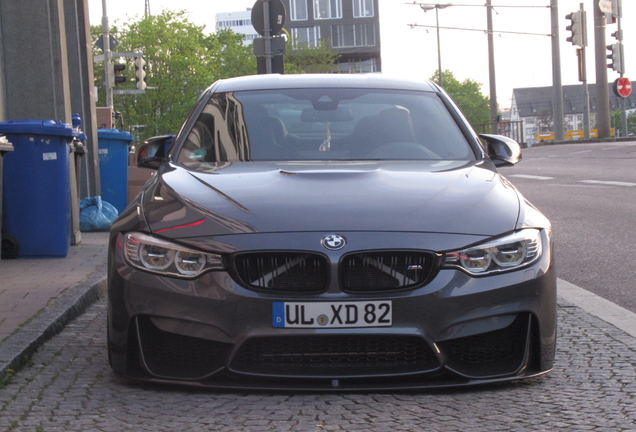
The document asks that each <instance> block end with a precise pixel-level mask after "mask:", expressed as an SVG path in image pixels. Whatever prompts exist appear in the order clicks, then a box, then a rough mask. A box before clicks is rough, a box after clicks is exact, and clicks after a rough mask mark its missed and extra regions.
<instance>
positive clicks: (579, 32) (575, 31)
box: [565, 10, 587, 47]
mask: <svg viewBox="0 0 636 432" xmlns="http://www.w3.org/2000/svg"><path fill="white" fill-rule="evenodd" d="M565 19H568V20H570V25H569V26H567V27H566V28H565V29H566V30H567V31H570V32H572V33H571V35H570V36H569V37H567V38H566V40H567V41H568V42H572V45H577V46H580V47H584V46H587V35H586V31H585V21H586V20H585V11H583V10H579V11H576V12H572V13H571V14H567V15H566V16H565Z"/></svg>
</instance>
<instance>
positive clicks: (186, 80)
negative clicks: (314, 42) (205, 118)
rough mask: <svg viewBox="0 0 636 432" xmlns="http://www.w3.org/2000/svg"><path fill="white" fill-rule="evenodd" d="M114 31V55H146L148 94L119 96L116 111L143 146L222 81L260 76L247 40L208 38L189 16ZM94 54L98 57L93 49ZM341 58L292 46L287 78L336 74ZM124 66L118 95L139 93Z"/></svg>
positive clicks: (164, 16) (172, 15) (228, 34)
mask: <svg viewBox="0 0 636 432" xmlns="http://www.w3.org/2000/svg"><path fill="white" fill-rule="evenodd" d="M117 24H118V25H116V26H113V27H112V28H111V29H109V31H110V32H111V35H112V36H114V37H115V38H116V39H117V40H118V42H119V44H118V45H117V48H116V49H115V51H116V52H126V53H127V52H138V53H143V55H144V57H145V61H146V82H147V86H148V88H147V90H146V93H145V94H131V95H125V94H124V95H115V97H114V105H115V106H114V109H115V110H116V111H118V112H121V113H122V116H123V118H124V120H125V122H126V125H141V126H143V127H142V128H139V129H138V131H139V138H140V139H141V140H143V139H146V138H149V137H151V136H154V135H162V134H170V133H175V132H177V131H178V129H179V127H180V126H181V124H182V122H183V120H184V119H185V117H186V115H187V113H188V111H189V110H190V108H191V107H192V105H193V104H194V102H195V100H196V98H197V97H198V96H199V95H200V94H201V92H202V91H203V90H205V89H206V88H207V87H208V86H210V85H211V84H212V83H213V82H215V81H216V80H218V79H223V78H230V77H235V76H242V75H253V74H255V73H256V57H254V55H253V48H252V46H251V45H244V44H243V40H244V35H241V34H237V33H234V32H232V30H229V29H222V30H219V31H217V32H216V33H214V34H210V35H206V34H205V33H204V27H202V26H197V25H195V24H193V23H191V22H189V21H188V19H187V12H185V11H180V12H174V11H169V10H164V11H163V12H162V13H161V14H159V15H150V16H146V17H144V18H141V19H138V18H136V19H134V20H131V21H129V22H126V23H123V24H121V25H119V23H117ZM91 34H92V38H93V40H94V41H95V40H97V39H98V38H99V37H100V36H101V35H102V30H101V27H100V26H93V27H91ZM93 50H94V54H99V53H100V52H98V49H97V48H95V47H94V48H93ZM338 57H339V55H338V54H335V53H332V52H331V49H330V48H329V44H328V42H327V41H321V43H320V44H319V45H318V46H317V47H311V48H309V47H307V46H300V47H298V46H297V47H296V49H292V47H291V44H290V43H289V42H288V50H287V55H286V56H285V62H286V64H285V73H287V74H292V73H319V72H333V71H334V64H335V63H336V61H337V59H338ZM113 61H114V62H121V63H125V64H126V70H125V71H123V73H121V75H125V76H127V77H128V81H127V82H125V83H122V84H120V85H118V86H117V88H116V89H117V90H122V89H135V88H136V86H135V78H134V73H135V72H134V64H133V58H131V57H123V58H114V59H113ZM103 72H104V66H103V63H97V64H96V65H95V80H96V84H97V85H98V86H99V87H101V90H100V95H99V100H104V99H105V90H104V88H103V85H100V84H101V83H102V81H103V78H102V76H103Z"/></svg>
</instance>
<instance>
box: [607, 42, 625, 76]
mask: <svg viewBox="0 0 636 432" xmlns="http://www.w3.org/2000/svg"><path fill="white" fill-rule="evenodd" d="M607 49H608V50H609V51H610V54H609V55H608V56H607V58H608V59H610V60H611V61H612V62H611V63H609V64H608V65H607V67H608V68H611V69H614V70H615V71H616V72H618V73H620V74H622V73H624V72H625V69H624V68H623V44H621V43H620V42H618V43H615V44H612V45H607Z"/></svg>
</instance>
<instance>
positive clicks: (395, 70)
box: [88, 0, 636, 109]
mask: <svg viewBox="0 0 636 432" xmlns="http://www.w3.org/2000/svg"><path fill="white" fill-rule="evenodd" d="M103 1H106V9H107V15H108V20H109V23H110V24H111V25H113V24H115V23H116V22H117V21H121V22H125V21H127V20H129V19H132V18H135V17H142V16H143V14H144V10H145V2H146V0H88V5H89V14H90V21H91V24H92V25H101V23H102V6H103ZM149 1H150V12H151V13H153V14H155V13H160V12H161V11H162V10H163V9H169V10H175V11H177V10H185V11H187V12H189V13H190V14H189V19H190V21H192V22H194V23H195V24H197V25H203V26H205V31H207V32H213V31H214V23H215V16H216V14H217V13H219V12H236V11H242V10H246V9H247V8H251V7H252V6H253V4H254V1H255V0H179V1H177V2H175V1H169V0H149ZM343 1H348V0H343ZM593 1H594V2H597V1H598V0H559V2H558V11H559V39H560V51H561V56H560V57H561V80H562V83H563V85H569V84H579V81H578V72H577V57H576V47H575V46H574V45H572V44H571V43H569V42H567V41H566V40H565V39H566V37H568V36H569V34H570V32H569V31H566V30H565V27H566V26H567V25H569V20H566V18H565V16H566V15H567V14H569V13H571V12H574V11H577V10H579V7H580V4H581V3H583V5H584V8H585V10H586V11H587V28H588V47H587V59H588V61H587V63H588V64H587V76H588V83H590V84H592V83H595V82H596V74H595V60H594V47H593V44H594V28H593V21H594V19H593V15H594V14H593V9H592V7H593ZM416 3H435V1H429V0H417V1H416ZM439 3H441V4H447V3H449V4H451V5H452V6H450V7H447V8H445V9H439V10H438V13H439V26H440V45H441V48H440V53H441V63H442V69H443V70H450V71H451V72H452V73H453V74H454V76H455V77H456V78H457V79H459V80H460V81H463V80H465V79H472V80H474V81H476V82H478V83H480V84H482V93H483V94H484V95H486V96H488V95H489V94H490V88H489V70H488V39H487V35H486V33H485V31H484V32H482V31H468V30H455V29H444V28H442V27H453V28H462V29H478V30H485V29H486V8H485V7H484V6H483V5H484V4H485V2H484V1H483V0H458V1H457V2H452V0H443V1H439ZM492 5H493V6H494V13H493V28H494V30H495V37H494V57H495V76H496V83H497V84H496V86H497V88H496V91H497V100H498V103H499V107H500V109H509V108H510V103H511V98H512V90H513V89H514V88H524V87H543V86H551V85H552V44H551V38H550V37H548V36H547V35H549V34H550V32H551V24H550V9H549V7H548V6H549V5H550V0H492ZM379 14H380V32H381V33H380V37H381V44H382V73H383V74H385V75H391V76H397V77H403V78H409V79H426V78H431V77H432V76H433V75H434V74H435V71H436V70H437V68H438V50H437V32H436V29H435V25H436V20H435V11H429V12H424V11H423V10H422V9H421V8H420V7H419V6H418V5H417V4H414V2H413V0H410V1H409V0H379ZM635 21H636V1H634V0H623V18H622V22H621V27H622V29H623V44H624V52H625V60H626V61H625V63H626V67H625V76H626V77H630V72H631V71H633V70H635V68H636V22H635ZM410 24H417V25H424V26H432V28H426V27H414V28H411V26H410ZM616 30H617V25H616V24H609V25H608V26H607V32H606V33H607V34H606V45H609V44H611V43H614V42H615V39H614V38H613V37H611V36H610V34H611V33H613V32H615V31H616ZM497 31H501V32H518V33H535V34H538V35H529V34H511V33H496V32H497ZM607 75H608V82H612V81H614V80H615V79H616V78H618V77H619V75H618V74H617V73H616V72H614V71H613V70H611V69H608V71H607ZM634 77H636V74H634ZM634 79H635V80H636V78H634Z"/></svg>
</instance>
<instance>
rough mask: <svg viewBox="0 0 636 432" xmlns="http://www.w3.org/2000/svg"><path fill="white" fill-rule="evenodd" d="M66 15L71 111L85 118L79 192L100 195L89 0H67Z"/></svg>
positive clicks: (65, 3)
mask: <svg viewBox="0 0 636 432" xmlns="http://www.w3.org/2000/svg"><path fill="white" fill-rule="evenodd" d="M64 15H65V23H66V41H67V52H68V76H69V83H70V98H71V111H72V113H78V114H79V115H80V117H81V118H82V129H83V130H84V133H85V134H86V137H87V138H86V147H87V153H86V154H85V155H84V156H83V158H82V167H81V171H80V185H79V196H80V198H84V197H87V196H97V195H101V191H100V181H99V178H100V177H99V154H98V141H97V117H96V114H95V93H94V91H93V88H94V82H93V53H92V50H91V37H90V22H89V16H88V0H64Z"/></svg>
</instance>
